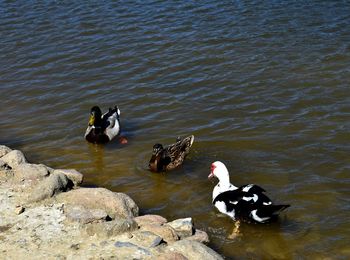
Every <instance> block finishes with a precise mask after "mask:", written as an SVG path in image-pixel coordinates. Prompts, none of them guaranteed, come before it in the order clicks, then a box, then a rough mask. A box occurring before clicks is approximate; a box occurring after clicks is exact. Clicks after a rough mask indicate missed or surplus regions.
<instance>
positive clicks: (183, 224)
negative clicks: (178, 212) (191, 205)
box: [167, 218, 193, 238]
mask: <svg viewBox="0 0 350 260" xmlns="http://www.w3.org/2000/svg"><path fill="white" fill-rule="evenodd" d="M167 225H169V226H171V227H172V228H173V229H174V230H175V231H176V233H177V234H178V235H179V237H180V238H185V237H189V236H192V235H193V222H192V218H180V219H176V220H174V221H171V222H168V223H167Z"/></svg>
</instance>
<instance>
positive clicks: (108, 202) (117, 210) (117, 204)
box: [56, 188, 139, 219]
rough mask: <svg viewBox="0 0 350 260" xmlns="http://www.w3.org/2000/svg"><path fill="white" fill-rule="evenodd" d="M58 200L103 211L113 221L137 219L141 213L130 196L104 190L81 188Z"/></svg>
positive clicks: (60, 195) (63, 195)
mask: <svg viewBox="0 0 350 260" xmlns="http://www.w3.org/2000/svg"><path fill="white" fill-rule="evenodd" d="M56 200H57V201H58V202H62V203H65V204H66V205H80V206H82V207H84V208H87V209H102V210H104V211H105V212H106V213H107V214H108V216H110V217H111V218H112V219H115V218H130V217H136V216H138V213H139V208H138V207H137V205H136V203H135V202H134V201H133V200H132V199H131V198H130V197H129V196H128V195H126V194H124V193H117V192H112V191H110V190H107V189H104V188H79V189H76V190H71V191H69V192H65V193H61V194H59V195H58V196H57V197H56Z"/></svg>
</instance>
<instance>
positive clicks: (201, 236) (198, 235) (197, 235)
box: [185, 229, 209, 243]
mask: <svg viewBox="0 0 350 260" xmlns="http://www.w3.org/2000/svg"><path fill="white" fill-rule="evenodd" d="M185 239H188V240H194V241H198V242H200V243H209V236H208V234H207V232H204V231H202V230H199V229H196V230H195V232H194V234H193V236H189V237H186V238H185Z"/></svg>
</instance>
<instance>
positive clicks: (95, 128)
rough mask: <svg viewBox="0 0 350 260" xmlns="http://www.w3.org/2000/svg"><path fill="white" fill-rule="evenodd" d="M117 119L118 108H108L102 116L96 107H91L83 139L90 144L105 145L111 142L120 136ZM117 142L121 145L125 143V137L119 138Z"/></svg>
mask: <svg viewBox="0 0 350 260" xmlns="http://www.w3.org/2000/svg"><path fill="white" fill-rule="evenodd" d="M119 117H120V110H119V108H118V106H115V107H114V108H109V110H108V111H107V112H106V113H104V114H103V115H102V112H101V109H100V108H99V107H98V106H94V107H92V108H91V111H90V119H89V124H88V127H87V129H86V132H85V139H86V140H87V141H89V142H91V143H107V142H109V141H111V140H113V139H114V138H115V137H116V136H118V135H119V134H120V121H119ZM119 140H120V142H121V143H127V140H126V138H125V137H120V138H119Z"/></svg>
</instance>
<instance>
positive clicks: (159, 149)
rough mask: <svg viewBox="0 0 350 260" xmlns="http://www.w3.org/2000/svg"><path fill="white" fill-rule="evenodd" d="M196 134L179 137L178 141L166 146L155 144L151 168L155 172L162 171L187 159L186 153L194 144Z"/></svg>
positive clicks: (170, 168)
mask: <svg viewBox="0 0 350 260" xmlns="http://www.w3.org/2000/svg"><path fill="white" fill-rule="evenodd" d="M193 141H194V136H193V135H190V136H188V137H186V138H181V137H178V138H177V139H176V143H174V144H171V145H168V146H166V147H165V148H164V147H163V145H161V144H155V145H154V146H153V152H152V157H151V160H150V161H149V168H150V170H151V171H153V172H162V171H169V170H172V169H175V168H176V167H178V166H180V165H181V164H182V163H183V161H184V160H185V157H186V155H187V154H188V153H189V152H190V148H191V146H192V144H193Z"/></svg>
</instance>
